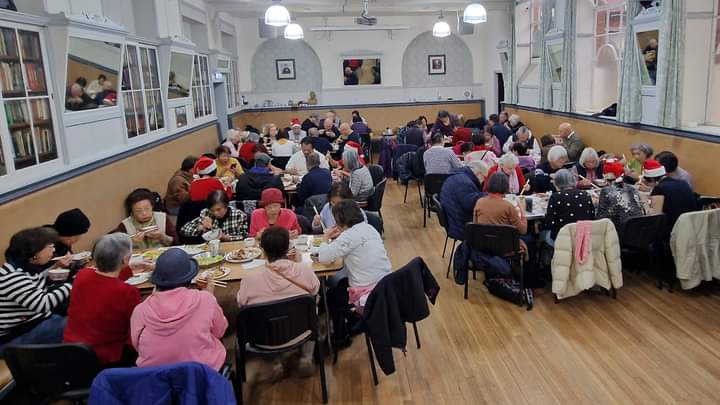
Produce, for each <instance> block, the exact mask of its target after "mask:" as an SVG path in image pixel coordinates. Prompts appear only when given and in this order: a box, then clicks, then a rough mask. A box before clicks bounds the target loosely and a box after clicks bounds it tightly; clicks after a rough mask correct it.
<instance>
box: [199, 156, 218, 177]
mask: <svg viewBox="0 0 720 405" xmlns="http://www.w3.org/2000/svg"><path fill="white" fill-rule="evenodd" d="M216 169H217V165H216V164H215V161H214V160H212V159H210V158H209V157H205V156H203V157H201V158H200V159H198V160H197V162H195V166H194V167H193V173H195V174H199V175H207V174H210V173H212V172H213V171H214V170H216Z"/></svg>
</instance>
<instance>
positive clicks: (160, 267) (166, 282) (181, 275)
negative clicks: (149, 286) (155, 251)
mask: <svg viewBox="0 0 720 405" xmlns="http://www.w3.org/2000/svg"><path fill="white" fill-rule="evenodd" d="M198 268H199V266H198V262H197V261H196V260H195V259H193V258H192V257H190V255H188V254H187V253H185V251H184V250H182V249H178V248H171V249H168V250H167V251H166V252H164V253H163V254H161V255H160V257H158V258H157V261H155V270H154V271H153V274H152V276H151V277H150V281H151V282H152V283H153V284H155V285H156V286H157V287H160V288H174V287H180V286H183V285H185V284H187V283H189V282H190V281H192V279H193V278H194V277H195V276H196V275H197V274H198Z"/></svg>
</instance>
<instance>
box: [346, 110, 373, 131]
mask: <svg viewBox="0 0 720 405" xmlns="http://www.w3.org/2000/svg"><path fill="white" fill-rule="evenodd" d="M350 127H351V129H352V131H353V132H355V133H356V134H358V135H369V134H370V132H372V130H371V129H370V127H368V126H367V122H365V118H363V117H361V116H359V115H353V116H352V125H351V126H350Z"/></svg>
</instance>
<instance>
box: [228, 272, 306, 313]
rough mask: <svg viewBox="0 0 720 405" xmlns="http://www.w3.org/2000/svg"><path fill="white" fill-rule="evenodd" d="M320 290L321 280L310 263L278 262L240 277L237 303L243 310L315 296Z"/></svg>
mask: <svg viewBox="0 0 720 405" xmlns="http://www.w3.org/2000/svg"><path fill="white" fill-rule="evenodd" d="M319 289H320V281H319V280H318V278H317V276H316V275H315V272H313V269H312V264H311V263H297V262H293V261H290V260H278V261H276V262H272V263H269V264H268V265H267V269H263V270H260V271H253V272H250V274H248V276H247V277H245V278H243V280H242V283H240V288H239V289H238V293H237V303H238V306H239V307H240V308H242V307H244V306H247V305H252V304H259V303H263V302H269V301H277V300H281V299H284V298H290V297H296V296H298V295H303V294H310V295H315V294H317V292H318V290H319Z"/></svg>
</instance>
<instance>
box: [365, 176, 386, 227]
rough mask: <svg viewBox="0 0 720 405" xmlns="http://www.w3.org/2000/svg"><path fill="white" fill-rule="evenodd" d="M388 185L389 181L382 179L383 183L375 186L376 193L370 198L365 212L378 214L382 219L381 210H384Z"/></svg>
mask: <svg viewBox="0 0 720 405" xmlns="http://www.w3.org/2000/svg"><path fill="white" fill-rule="evenodd" d="M386 184H387V179H382V181H381V182H380V183H378V184H377V185H376V186H375V192H374V193H373V195H371V196H370V198H368V202H367V207H365V211H371V212H377V213H378V215H379V216H380V217H381V218H382V212H381V211H380V210H381V209H382V202H383V197H384V196H385V185H386Z"/></svg>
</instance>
